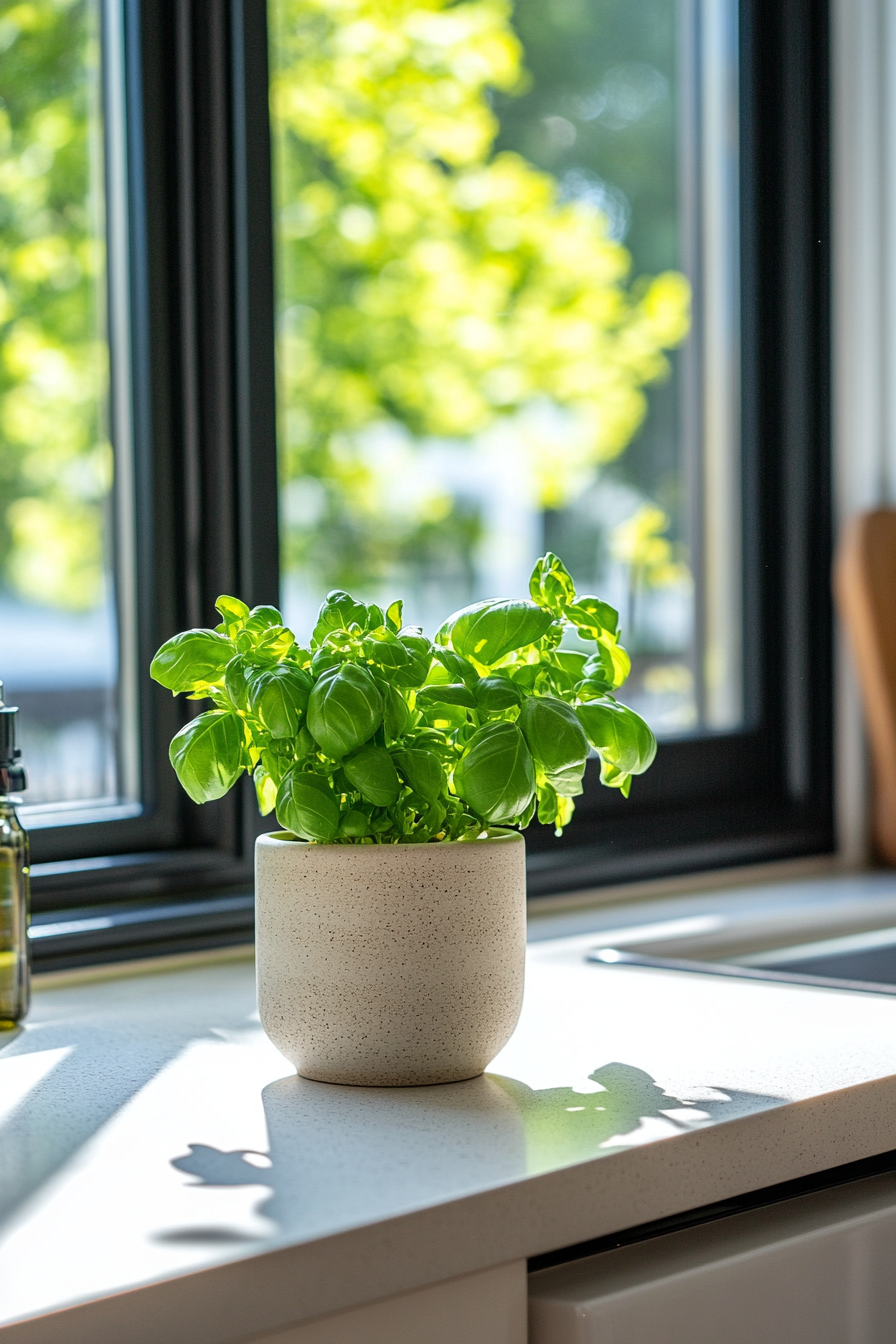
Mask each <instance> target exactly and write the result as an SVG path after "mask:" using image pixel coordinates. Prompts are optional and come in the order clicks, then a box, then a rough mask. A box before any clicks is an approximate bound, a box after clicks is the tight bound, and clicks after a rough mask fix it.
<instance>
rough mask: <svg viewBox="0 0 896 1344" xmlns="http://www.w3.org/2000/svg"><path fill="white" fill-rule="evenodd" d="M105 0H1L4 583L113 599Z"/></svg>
mask: <svg viewBox="0 0 896 1344" xmlns="http://www.w3.org/2000/svg"><path fill="white" fill-rule="evenodd" d="M98 60H99V51H98V33H97V12H96V5H95V3H92V2H91V0H35V2H34V3H2V2H0V583H2V584H4V585H5V586H6V587H8V588H10V589H12V590H13V591H14V592H17V593H19V594H20V595H21V596H23V597H25V598H27V599H32V600H36V601H39V602H46V603H51V604H55V605H58V606H63V607H69V608H73V609H79V608H88V607H91V606H93V605H95V603H96V602H97V601H98V600H99V598H100V596H101V593H102V582H103V535H104V529H103V513H104V506H105V500H106V498H107V495H108V491H109V486H110V482H111V474H112V456H111V449H110V447H109V444H108V442H107V437H106V426H105V414H104V408H105V400H106V387H107V365H108V355H107V350H106V345H105V341H104V339H103V336H102V326H103V322H102V303H103V278H104V266H105V257H104V247H103V244H102V241H101V239H102V236H103V220H102V215H101V200H102V197H101V189H100V187H99V183H100V182H101V180H102V153H101V147H100V142H99V118H98V114H97V107H96V104H97V101H98V99H99V66H98Z"/></svg>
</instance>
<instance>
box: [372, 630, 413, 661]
mask: <svg viewBox="0 0 896 1344" xmlns="http://www.w3.org/2000/svg"><path fill="white" fill-rule="evenodd" d="M363 648H364V653H365V655H366V656H367V657H368V658H369V659H370V660H371V661H372V662H374V663H378V664H379V666H380V667H383V668H388V669H392V668H399V667H407V666H408V664H409V663H410V661H411V655H410V654H409V653H408V651H407V649H406V648H405V646H404V644H402V642H401V640H400V639H399V638H398V636H397V635H395V634H393V633H392V631H391V630H387V629H386V627H385V626H381V627H380V629H379V630H374V631H373V633H372V634H370V635H367V636H366V637H365V638H364V640H363Z"/></svg>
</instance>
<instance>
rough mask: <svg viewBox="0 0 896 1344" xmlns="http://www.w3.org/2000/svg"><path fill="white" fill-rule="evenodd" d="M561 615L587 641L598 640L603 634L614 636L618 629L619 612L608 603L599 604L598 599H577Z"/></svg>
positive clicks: (587, 597) (588, 597)
mask: <svg viewBox="0 0 896 1344" xmlns="http://www.w3.org/2000/svg"><path fill="white" fill-rule="evenodd" d="M563 614H564V616H565V617H566V619H567V620H568V621H572V623H573V625H574V626H576V628H577V629H578V631H579V633H580V634H581V635H583V636H584V637H585V638H587V639H599V638H600V637H601V635H603V634H608V635H615V634H616V632H617V631H618V629H619V612H618V611H616V609H615V608H614V607H611V606H610V604H609V602H601V600H600V598H599V597H591V596H587V595H586V596H584V597H577V598H576V600H575V602H573V603H572V604H571V605H570V606H568V607H567V608H566V610H565V611H564V613H563Z"/></svg>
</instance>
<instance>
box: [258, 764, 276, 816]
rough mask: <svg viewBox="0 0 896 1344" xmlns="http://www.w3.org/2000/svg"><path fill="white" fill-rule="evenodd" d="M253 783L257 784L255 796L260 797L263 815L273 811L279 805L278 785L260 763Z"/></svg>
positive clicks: (260, 808)
mask: <svg viewBox="0 0 896 1344" xmlns="http://www.w3.org/2000/svg"><path fill="white" fill-rule="evenodd" d="M252 783H253V784H254V785H255V796H256V798H257V799H258V810H259V812H260V813H261V815H262V816H263V817H266V816H268V815H269V814H270V813H271V812H273V810H274V808H275V807H276V805H277V785H276V784H275V783H274V781H273V779H272V778H271V776H270V775H269V774H268V772H267V770H265V769H264V767H263V766H261V765H259V766H257V767H256V769H255V774H254V775H253V776H252Z"/></svg>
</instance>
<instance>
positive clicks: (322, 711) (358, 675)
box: [307, 663, 383, 760]
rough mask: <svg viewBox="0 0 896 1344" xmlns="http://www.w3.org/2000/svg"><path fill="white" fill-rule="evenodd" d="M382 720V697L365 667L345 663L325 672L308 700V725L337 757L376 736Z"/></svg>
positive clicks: (323, 745) (313, 734)
mask: <svg viewBox="0 0 896 1344" xmlns="http://www.w3.org/2000/svg"><path fill="white" fill-rule="evenodd" d="M382 721H383V697H382V696H381V695H380V692H379V690H378V689H377V685H376V682H375V681H374V680H373V677H372V676H371V675H370V673H369V672H368V671H367V669H366V668H365V667H361V666H359V665H358V664H357V663H343V664H342V665H341V666H340V667H337V668H334V669H333V670H332V671H330V672H325V673H324V675H323V676H322V677H321V678H320V680H319V681H318V682H317V684H316V685H315V687H314V689H313V690H312V692H311V696H310V698H309V701H308V719H307V723H308V728H309V729H310V731H311V735H312V736H313V737H314V739H315V741H316V742H318V743H319V744H320V746H321V747H322V748H323V750H324V751H325V752H326V754H327V755H328V756H332V757H333V758H334V759H335V760H338V759H339V758H340V757H341V756H347V755H348V754H349V752H352V751H355V750H356V749H357V748H358V747H360V746H361V745H362V744H363V743H364V742H366V741H367V740H368V739H369V738H371V737H372V736H373V734H374V733H375V732H376V730H377V728H379V726H380V724H381V723H382Z"/></svg>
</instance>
